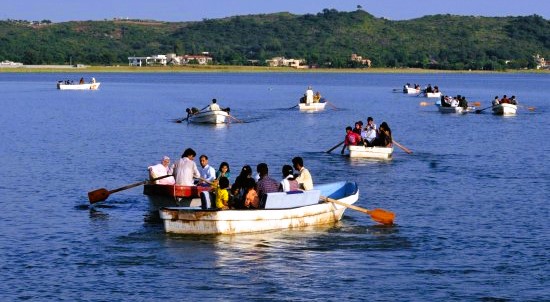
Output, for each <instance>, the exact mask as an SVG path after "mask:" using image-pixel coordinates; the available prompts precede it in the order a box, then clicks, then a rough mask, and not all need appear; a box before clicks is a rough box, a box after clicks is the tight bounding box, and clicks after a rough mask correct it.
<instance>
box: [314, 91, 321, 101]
mask: <svg viewBox="0 0 550 302" xmlns="http://www.w3.org/2000/svg"><path fill="white" fill-rule="evenodd" d="M320 100H321V93H320V92H319V91H317V92H316V93H315V95H314V96H313V102H314V103H319V101H320Z"/></svg>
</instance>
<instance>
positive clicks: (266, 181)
mask: <svg viewBox="0 0 550 302" xmlns="http://www.w3.org/2000/svg"><path fill="white" fill-rule="evenodd" d="M256 171H257V172H258V175H259V176H260V179H259V180H258V183H257V188H258V196H260V198H262V196H263V195H264V194H267V193H271V192H278V191H279V183H278V182H277V181H276V180H275V179H273V178H271V177H269V168H268V167H267V164H266V163H260V164H258V166H256Z"/></svg>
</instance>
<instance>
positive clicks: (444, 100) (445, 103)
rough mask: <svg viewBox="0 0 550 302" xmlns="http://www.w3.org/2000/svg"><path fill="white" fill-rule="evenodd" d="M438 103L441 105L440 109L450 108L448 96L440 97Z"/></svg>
mask: <svg viewBox="0 0 550 302" xmlns="http://www.w3.org/2000/svg"><path fill="white" fill-rule="evenodd" d="M440 103H441V107H451V100H450V98H449V96H448V95H445V96H443V95H442V96H441V100H440Z"/></svg>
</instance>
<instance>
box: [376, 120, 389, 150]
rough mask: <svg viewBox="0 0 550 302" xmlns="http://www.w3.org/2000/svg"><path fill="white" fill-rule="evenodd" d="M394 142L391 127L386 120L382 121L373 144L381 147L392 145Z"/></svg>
mask: <svg viewBox="0 0 550 302" xmlns="http://www.w3.org/2000/svg"><path fill="white" fill-rule="evenodd" d="M392 142H393V140H392V136H391V129H390V127H389V126H388V124H387V123H386V122H382V124H380V128H378V135H377V136H376V139H375V140H374V142H373V144H374V145H375V146H379V147H391V146H392Z"/></svg>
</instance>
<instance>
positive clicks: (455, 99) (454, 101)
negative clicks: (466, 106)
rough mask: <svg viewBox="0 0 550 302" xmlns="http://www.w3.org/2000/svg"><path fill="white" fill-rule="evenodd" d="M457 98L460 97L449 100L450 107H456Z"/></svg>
mask: <svg viewBox="0 0 550 302" xmlns="http://www.w3.org/2000/svg"><path fill="white" fill-rule="evenodd" d="M458 98H460V95H458V96H457V97H455V98H451V107H458Z"/></svg>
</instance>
